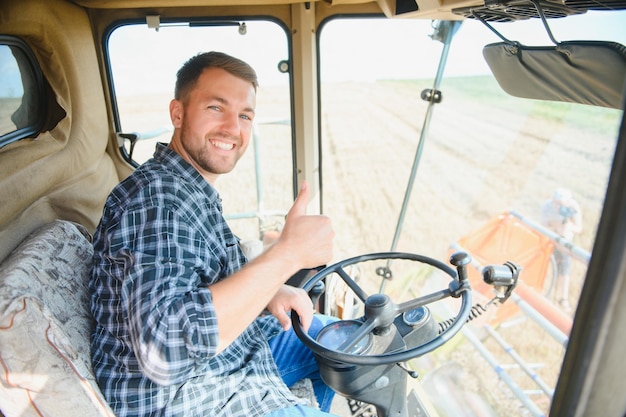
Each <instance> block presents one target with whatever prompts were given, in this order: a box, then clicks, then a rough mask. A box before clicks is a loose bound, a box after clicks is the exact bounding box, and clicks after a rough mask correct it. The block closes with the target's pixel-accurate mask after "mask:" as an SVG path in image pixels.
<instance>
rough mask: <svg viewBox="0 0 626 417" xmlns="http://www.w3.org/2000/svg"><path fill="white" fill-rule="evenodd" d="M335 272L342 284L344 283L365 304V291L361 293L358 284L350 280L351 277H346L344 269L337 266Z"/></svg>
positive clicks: (361, 290) (366, 296)
mask: <svg viewBox="0 0 626 417" xmlns="http://www.w3.org/2000/svg"><path fill="white" fill-rule="evenodd" d="M335 272H336V273H337V274H338V275H339V276H340V277H341V279H342V280H343V282H345V283H346V285H347V286H348V287H350V289H351V290H352V292H354V294H355V295H356V296H357V297H358V298H359V299H360V300H361V301H363V302H365V300H367V298H368V295H367V293H366V292H365V291H363V289H362V288H361V287H360V286H359V284H357V283H356V281H355V280H354V279H352V277H351V276H350V275H348V273H347V272H346V270H345V269H344V268H342V267H341V266H339V267H337V269H336V271H335Z"/></svg>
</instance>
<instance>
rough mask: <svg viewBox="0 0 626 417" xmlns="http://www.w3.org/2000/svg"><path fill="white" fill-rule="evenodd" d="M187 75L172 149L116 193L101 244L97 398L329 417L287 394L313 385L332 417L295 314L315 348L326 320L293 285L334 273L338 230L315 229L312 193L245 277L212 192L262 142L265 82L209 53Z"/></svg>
mask: <svg viewBox="0 0 626 417" xmlns="http://www.w3.org/2000/svg"><path fill="white" fill-rule="evenodd" d="M177 75H178V78H177V82H176V88H175V94H174V97H175V98H174V100H172V102H171V104H170V116H171V120H172V123H173V125H174V134H173V136H172V140H171V143H170V144H169V146H168V145H165V144H158V145H157V149H156V151H155V154H154V157H153V158H152V159H150V160H149V161H147V162H146V163H145V164H143V165H142V166H141V167H139V168H138V169H137V170H136V171H135V172H134V173H133V174H131V175H130V176H129V177H128V178H127V179H125V180H124V181H123V182H121V183H120V184H119V185H118V186H117V187H116V188H115V189H114V190H113V191H112V193H111V194H110V196H109V198H108V199H107V201H106V204H105V207H104V211H103V216H102V219H101V221H100V224H99V226H98V228H97V230H96V233H95V234H94V262H93V268H92V276H91V280H90V290H91V294H92V298H91V309H92V313H93V316H94V318H95V320H96V327H95V330H94V332H93V335H92V341H91V348H92V362H93V368H94V371H95V374H96V378H97V381H98V384H99V385H100V387H101V389H102V392H103V393H104V395H105V397H106V398H107V400H108V401H109V403H110V404H111V407H112V408H113V410H114V411H115V413H116V414H117V415H118V416H119V417H127V416H181V417H182V416H185V417H190V416H246V417H254V416H273V417H278V416H290V415H310V416H318V415H327V414H326V413H323V412H321V411H319V410H316V409H314V408H311V407H305V406H302V405H301V404H299V402H298V400H297V399H296V398H295V397H294V396H293V395H292V394H291V392H290V391H289V389H288V388H287V387H288V386H290V385H292V384H293V383H295V382H296V381H298V380H299V379H301V378H305V377H306V378H310V379H311V380H312V381H313V387H314V390H315V394H316V398H317V401H318V403H319V407H320V409H322V410H328V409H329V407H330V402H331V399H332V396H333V394H332V391H331V390H330V389H329V388H328V387H327V386H326V385H325V384H324V383H323V382H322V381H321V379H320V378H319V373H318V371H317V365H316V362H315V359H314V357H313V355H312V353H311V352H310V351H309V350H308V349H307V348H306V347H304V345H302V344H301V343H300V342H299V340H298V339H297V337H296V336H295V334H294V332H293V331H292V330H291V329H290V319H289V314H288V313H289V311H291V310H295V311H297V312H298V313H299V315H300V316H301V317H302V321H303V325H304V326H305V328H308V327H310V329H309V331H310V332H311V333H312V334H315V333H316V332H318V331H319V329H321V327H322V325H323V324H324V321H325V318H324V317H321V316H313V306H312V303H311V300H310V299H309V297H308V296H307V294H306V293H305V292H304V291H303V290H301V289H298V288H293V287H289V286H286V285H284V283H285V281H286V280H287V279H288V278H289V277H290V276H292V275H293V274H294V273H296V272H297V271H298V270H300V269H303V268H312V267H315V266H318V265H321V264H324V263H327V262H329V261H330V260H331V259H332V240H333V234H334V233H333V230H332V227H331V224H330V220H329V219H328V218H326V217H325V216H310V215H306V213H305V207H306V204H307V200H308V197H309V191H308V188H307V186H306V184H303V185H302V187H301V190H300V193H299V195H298V197H297V199H296V201H295V202H294V205H293V207H292V208H291V210H290V211H289V213H288V215H287V219H286V222H285V226H284V229H283V231H282V234H281V236H280V238H279V239H278V240H277V241H276V242H275V244H273V245H272V246H271V247H270V248H269V249H268V250H267V251H266V252H265V253H263V254H262V255H260V256H259V257H257V258H256V259H255V260H253V261H251V262H249V263H247V260H246V258H245V255H244V254H243V252H242V251H241V249H240V247H239V245H238V241H237V238H236V237H235V236H234V235H233V233H232V232H231V230H230V228H229V227H228V225H227V224H226V222H225V220H224V218H223V216H222V207H221V200H220V198H219V195H218V193H217V191H216V190H215V188H214V185H215V182H216V181H217V179H218V177H219V176H220V175H221V174H224V173H228V172H230V171H231V170H232V169H233V168H234V167H235V165H236V163H237V161H238V160H239V159H240V158H241V156H242V155H243V154H244V152H245V150H246V148H247V146H248V143H249V141H250V136H251V133H252V123H253V120H254V109H255V104H256V87H257V80H256V74H255V72H254V70H253V69H252V68H251V67H250V66H249V65H248V64H246V63H244V62H243V61H240V60H238V59H236V58H233V57H231V56H228V55H225V54H222V53H218V52H210V53H205V54H200V55H197V56H195V57H193V58H191V59H190V60H189V61H187V62H186V63H185V65H183V67H182V68H181V69H180V70H179V72H178V74H177ZM265 309H267V310H268V311H269V312H270V313H271V314H272V316H261V313H262V311H264V310H265Z"/></svg>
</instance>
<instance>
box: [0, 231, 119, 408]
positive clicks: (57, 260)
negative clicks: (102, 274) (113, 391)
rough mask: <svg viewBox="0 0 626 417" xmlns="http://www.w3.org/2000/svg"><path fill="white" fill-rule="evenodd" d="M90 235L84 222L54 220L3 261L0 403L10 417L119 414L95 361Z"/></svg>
mask: <svg viewBox="0 0 626 417" xmlns="http://www.w3.org/2000/svg"><path fill="white" fill-rule="evenodd" d="M90 240H91V238H90V235H89V233H88V232H87V230H86V229H85V228H83V227H82V226H80V225H78V224H75V223H72V222H68V221H62V220H56V221H54V222H52V223H49V224H47V225H45V226H43V227H41V228H40V229H38V230H36V231H35V232H33V233H32V234H31V235H30V236H28V237H27V238H26V239H25V240H24V241H23V242H22V243H21V244H20V245H19V246H18V247H17V248H16V249H15V250H14V251H13V252H12V253H11V254H10V255H9V256H8V257H7V259H5V261H4V262H3V263H2V265H0V410H1V411H2V413H3V414H4V415H5V416H6V417H28V416H50V417H54V416H59V417H71V416H80V417H84V416H90V417H91V416H108V417H114V414H113V412H112V411H111V409H110V408H109V406H108V404H107V403H106V401H105V400H104V398H103V396H102V394H101V392H100V390H99V388H98V386H97V384H96V382H95V379H94V376H93V371H92V367H91V359H90V350H89V338H90V334H91V330H92V328H93V320H92V318H91V314H90V311H89V292H88V280H89V270H90V266H91V261H92V254H93V249H92V245H91V242H90Z"/></svg>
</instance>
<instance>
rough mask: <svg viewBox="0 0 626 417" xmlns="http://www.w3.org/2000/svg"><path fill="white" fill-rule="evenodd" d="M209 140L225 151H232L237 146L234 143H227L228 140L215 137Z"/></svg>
mask: <svg viewBox="0 0 626 417" xmlns="http://www.w3.org/2000/svg"><path fill="white" fill-rule="evenodd" d="M209 142H211V144H212V145H213V146H215V147H216V148H219V149H222V150H224V151H231V150H233V149H234V148H235V144H234V143H227V142H222V141H219V140H214V139H211V140H209Z"/></svg>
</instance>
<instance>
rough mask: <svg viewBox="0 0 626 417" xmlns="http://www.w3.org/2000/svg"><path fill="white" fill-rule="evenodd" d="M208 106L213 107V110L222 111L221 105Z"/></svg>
mask: <svg viewBox="0 0 626 417" xmlns="http://www.w3.org/2000/svg"><path fill="white" fill-rule="evenodd" d="M208 108H209V109H211V110H215V111H220V110H221V109H220V106H209V107H208Z"/></svg>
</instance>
